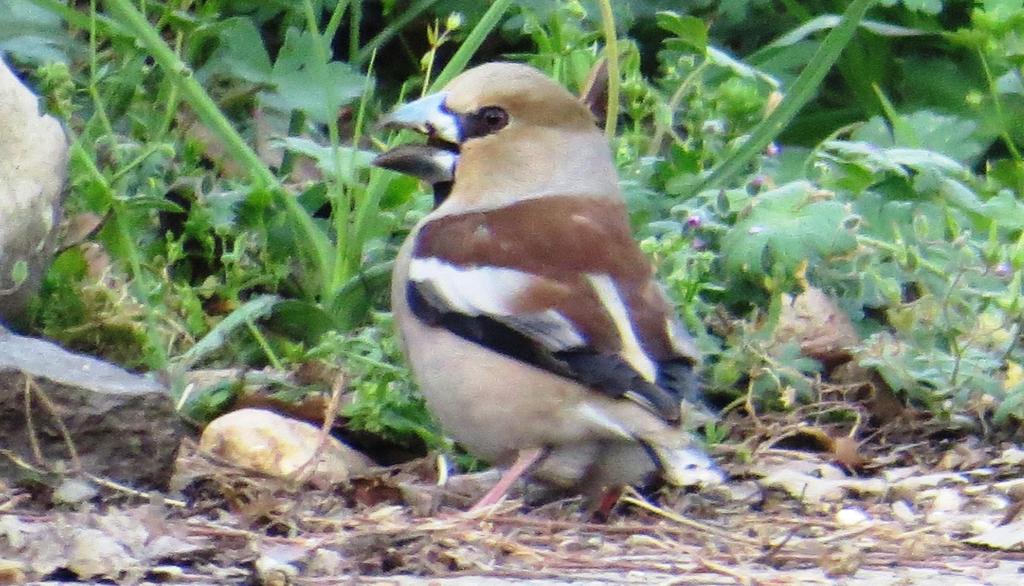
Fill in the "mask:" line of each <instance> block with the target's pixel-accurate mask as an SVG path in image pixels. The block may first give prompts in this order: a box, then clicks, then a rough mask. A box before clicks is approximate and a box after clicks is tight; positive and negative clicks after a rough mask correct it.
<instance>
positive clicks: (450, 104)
mask: <svg viewBox="0 0 1024 586" xmlns="http://www.w3.org/2000/svg"><path fill="white" fill-rule="evenodd" d="M383 123H384V124H385V125H387V126H397V127H403V128H412V129H414V130H417V131H419V132H422V133H424V134H426V135H427V136H428V137H429V140H428V145H427V146H423V147H418V149H416V150H409V151H408V153H407V155H408V156H407V157H405V158H404V159H403V161H401V162H400V163H398V164H395V163H394V162H393V161H392V160H389V154H387V153H386V154H385V155H382V158H383V159H384V161H383V162H380V161H378V164H381V166H385V167H388V168H392V169H395V170H398V171H402V172H410V171H409V170H410V169H413V168H416V169H423V168H424V164H423V163H422V161H424V160H429V161H450V163H451V165H452V168H451V169H448V170H447V171H448V172H449V174H450V176H451V177H452V179H453V180H454V186H453V189H452V192H451V197H450V198H449V199H448V201H446V202H445V204H444V206H445V207H447V208H450V211H457V210H462V211H464V210H466V209H479V208H490V207H496V206H500V205H504V204H507V203H510V202H512V201H516V200H519V199H524V198H531V197H541V196H545V195H591V196H594V195H610V196H615V197H617V196H618V191H617V188H616V184H617V179H616V175H615V170H614V167H613V165H612V161H611V155H610V153H609V151H608V146H607V142H606V140H605V138H604V136H603V134H602V133H601V131H600V129H598V128H597V125H596V124H595V122H594V119H593V116H592V114H591V113H590V110H589V109H588V107H587V106H586V105H585V104H584V103H583V102H581V101H580V100H579V99H577V98H576V97H575V96H573V95H572V94H571V93H569V92H568V91H567V90H566V89H565V88H563V87H562V86H560V85H558V84H557V83H556V82H555V81H553V80H552V79H550V78H549V77H547V76H546V75H544V74H543V73H541V72H540V71H538V70H536V69H534V68H532V67H529V66H526V65H520V64H515V63H489V64H486V65H481V66H479V67H475V68H473V69H470V70H468V71H466V72H465V73H463V74H462V75H460V76H458V77H456V78H455V79H453V80H452V81H451V82H450V83H449V84H448V85H447V86H445V88H444V89H443V90H442V91H441V92H439V93H437V94H432V95H429V96H426V97H424V98H421V99H419V100H416V101H414V102H412V103H409V104H406V105H405V106H402V107H400V108H398V109H397V110H395V111H394V112H393V113H392V114H391V115H389V116H388V117H387V118H386V119H385V120H384V121H383ZM407 148H408V147H407ZM442 151H445V152H448V153H456V156H455V158H453V159H452V158H444V157H441V156H439V153H440V152H442ZM417 153H418V154H417ZM414 156H415V157H418V162H417V164H415V165H413V164H409V161H408V160H407V159H408V157H414ZM390 158H391V159H393V158H394V157H390ZM435 166H436V165H435ZM413 174H415V175H417V176H420V177H421V178H425V175H424V174H422V173H413ZM441 175H444V173H438V172H437V169H434V172H433V173H431V177H433V178H435V179H436V178H437V177H438V176H441ZM433 182H435V183H436V181H433Z"/></svg>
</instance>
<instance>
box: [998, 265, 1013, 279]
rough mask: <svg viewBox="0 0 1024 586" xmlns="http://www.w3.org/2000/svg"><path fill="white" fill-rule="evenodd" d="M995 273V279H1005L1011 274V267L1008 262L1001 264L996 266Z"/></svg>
mask: <svg viewBox="0 0 1024 586" xmlns="http://www.w3.org/2000/svg"><path fill="white" fill-rule="evenodd" d="M995 273H996V276H997V277H1000V278H1004V279H1005V278H1006V277H1009V276H1010V275H1012V274H1013V267H1012V266H1010V263H1008V262H1001V263H999V264H997V265H996V268H995Z"/></svg>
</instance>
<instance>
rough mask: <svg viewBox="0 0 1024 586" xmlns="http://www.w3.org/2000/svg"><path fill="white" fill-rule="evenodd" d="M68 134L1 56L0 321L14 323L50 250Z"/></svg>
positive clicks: (37, 278) (58, 215)
mask: <svg viewBox="0 0 1024 586" xmlns="http://www.w3.org/2000/svg"><path fill="white" fill-rule="evenodd" d="M67 153H68V144H67V137H66V136H65V135H64V130H63V129H62V128H61V125H60V123H59V122H58V121H57V120H56V119H54V118H53V117H51V116H44V115H40V114H39V100H38V98H36V96H35V95H33V94H32V92H31V91H29V90H28V88H26V87H25V86H24V85H23V84H22V83H21V81H19V80H18V78H17V77H15V75H14V73H13V72H11V70H10V69H9V68H8V67H7V65H6V64H5V63H4V62H3V60H2V59H0V321H7V322H8V323H18V322H20V321H22V320H23V318H24V310H25V305H26V303H27V302H28V300H29V298H30V297H31V296H32V295H33V294H34V293H35V292H36V290H37V288H38V287H39V283H40V281H41V280H42V278H43V274H44V273H45V271H46V268H47V266H49V262H50V258H51V256H52V255H53V249H54V242H55V233H56V227H57V225H58V223H59V222H58V220H59V218H60V211H61V200H62V196H63V186H64V179H65V174H66V171H67Z"/></svg>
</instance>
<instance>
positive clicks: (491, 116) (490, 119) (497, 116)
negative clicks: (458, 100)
mask: <svg viewBox="0 0 1024 586" xmlns="http://www.w3.org/2000/svg"><path fill="white" fill-rule="evenodd" d="M480 119H481V121H483V123H484V125H485V126H487V128H488V129H489V130H490V132H495V131H497V130H501V129H502V128H505V125H506V124H508V112H506V111H505V110H503V109H502V108H499V107H497V106H488V107H486V108H484V109H482V110H480Z"/></svg>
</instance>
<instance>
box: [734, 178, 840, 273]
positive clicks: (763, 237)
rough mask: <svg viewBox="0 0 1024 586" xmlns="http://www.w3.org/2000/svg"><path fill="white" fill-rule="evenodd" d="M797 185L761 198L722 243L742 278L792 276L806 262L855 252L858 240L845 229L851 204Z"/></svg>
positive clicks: (807, 186)
mask: <svg viewBox="0 0 1024 586" xmlns="http://www.w3.org/2000/svg"><path fill="white" fill-rule="evenodd" d="M827 195H828V194H825V193H823V192H820V191H818V190H816V189H815V188H814V187H813V186H812V185H811V184H809V183H807V182H805V181H797V182H793V183H790V184H787V185H784V186H782V187H779V188H778V189H774V190H772V191H769V192H765V193H763V194H760V195H759V196H757V197H756V198H755V200H754V203H753V207H752V209H750V211H749V214H748V215H747V216H746V218H744V219H743V220H741V221H740V222H738V223H736V225H735V226H733V227H732V228H730V229H729V231H728V232H727V233H726V234H725V236H724V238H723V239H722V254H723V256H724V262H725V268H726V270H727V271H728V272H730V273H732V274H734V275H737V276H742V275H751V274H753V275H765V274H767V273H769V272H773V273H774V272H776V271H779V270H782V271H785V273H787V274H792V273H793V272H794V271H795V270H796V268H797V267H798V266H799V265H800V264H801V263H802V262H804V261H809V262H814V261H816V260H820V259H822V258H826V257H829V256H834V255H839V254H843V253H846V252H849V251H850V250H852V249H853V248H854V247H855V246H856V240H855V238H854V235H853V234H852V233H851V232H850V231H849V230H848V229H846V228H845V227H844V222H845V221H846V220H847V219H848V218H850V217H851V215H852V214H851V212H850V211H849V210H848V209H847V207H846V206H845V205H843V204H842V203H840V202H837V201H834V200H832V199H826V197H827Z"/></svg>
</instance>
